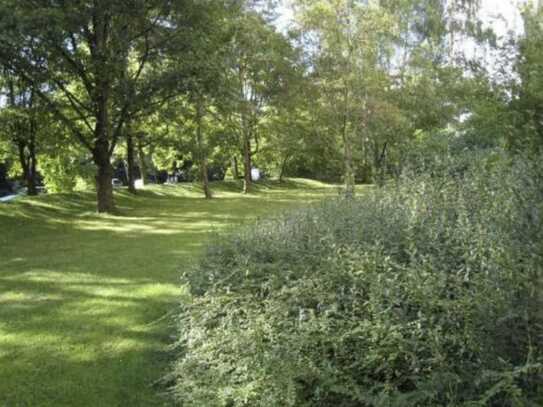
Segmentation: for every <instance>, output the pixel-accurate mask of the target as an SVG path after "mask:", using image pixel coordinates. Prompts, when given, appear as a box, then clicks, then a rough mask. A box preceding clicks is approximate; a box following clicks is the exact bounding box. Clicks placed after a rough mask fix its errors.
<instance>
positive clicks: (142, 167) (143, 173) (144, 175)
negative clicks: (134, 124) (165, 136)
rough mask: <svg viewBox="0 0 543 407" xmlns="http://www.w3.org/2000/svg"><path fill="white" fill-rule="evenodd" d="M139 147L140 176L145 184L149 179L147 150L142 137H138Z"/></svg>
mask: <svg viewBox="0 0 543 407" xmlns="http://www.w3.org/2000/svg"><path fill="white" fill-rule="evenodd" d="M137 148H138V163H139V167H140V178H141V182H142V184H143V185H145V184H146V183H147V181H148V179H147V163H146V162H145V151H144V150H143V141H142V140H141V137H137Z"/></svg>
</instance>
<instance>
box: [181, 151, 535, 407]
mask: <svg viewBox="0 0 543 407" xmlns="http://www.w3.org/2000/svg"><path fill="white" fill-rule="evenodd" d="M465 154H468V153H465ZM469 154H471V156H470V159H469V160H466V159H464V160H461V161H460V162H458V161H457V160H453V159H451V160H449V164H448V165H439V166H434V167H433V168H434V169H433V171H431V174H429V173H430V171H427V172H426V174H424V175H419V176H417V177H415V178H412V179H407V178H406V179H404V180H402V182H401V183H394V184H390V185H388V186H386V187H385V188H383V189H376V190H372V191H371V192H369V193H367V194H366V195H365V196H363V197H362V198H358V199H352V200H350V199H347V200H346V199H337V200H334V201H330V202H327V203H324V204H322V205H321V206H318V207H315V208H309V209H305V210H302V211H299V212H297V213H294V214H290V215H286V216H283V217H280V218H278V219H275V220H272V221H265V222H260V223H258V224H257V225H255V226H252V227H248V228H246V229H245V230H244V231H242V232H240V233H236V234H234V235H230V236H227V237H222V238H221V239H218V240H217V241H216V242H215V243H213V244H211V245H210V246H209V247H208V249H207V253H206V256H204V257H203V260H202V261H201V262H200V264H199V265H198V266H197V267H195V268H194V269H191V270H189V271H187V272H186V273H185V279H186V281H187V283H188V284H189V285H190V287H191V290H192V293H193V300H192V302H191V303H190V304H188V305H185V306H183V308H182V311H181V315H180V319H179V330H180V339H179V342H178V351H179V356H178V359H177V361H176V364H175V372H174V376H175V386H174V394H175V396H176V399H177V401H178V402H179V403H180V404H181V405H183V406H203V405H205V406H279V405H280V406H332V405H333V406H345V407H347V406H387V407H389V406H536V405H541V403H543V385H542V383H543V348H542V345H541V344H542V343H543V315H542V313H541V310H542V309H543V287H542V285H543V276H542V269H541V264H543V246H542V245H541V242H542V241H543V236H542V234H543V205H542V202H543V187H542V184H541V182H540V180H541V179H542V177H543V166H542V165H541V160H539V162H537V161H529V160H523V159H521V158H515V159H512V158H508V157H507V156H506V155H504V154H503V153H502V152H500V151H499V150H496V151H493V152H485V153H469ZM468 162H472V163H473V162H478V164H477V165H471V166H468V165H467V164H466V163H468Z"/></svg>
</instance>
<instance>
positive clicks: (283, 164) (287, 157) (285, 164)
mask: <svg viewBox="0 0 543 407" xmlns="http://www.w3.org/2000/svg"><path fill="white" fill-rule="evenodd" d="M288 159H289V156H288V155H287V156H286V157H285V158H284V159H283V162H282V163H281V169H280V171H279V183H280V184H282V183H283V177H284V175H285V169H286V167H287V161H288Z"/></svg>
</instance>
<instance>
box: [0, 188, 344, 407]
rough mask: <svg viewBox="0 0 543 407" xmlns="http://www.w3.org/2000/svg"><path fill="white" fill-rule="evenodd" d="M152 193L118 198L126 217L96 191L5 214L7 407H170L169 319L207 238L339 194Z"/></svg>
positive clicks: (2, 356) (1, 263) (0, 219)
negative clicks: (104, 205) (100, 208)
mask: <svg viewBox="0 0 543 407" xmlns="http://www.w3.org/2000/svg"><path fill="white" fill-rule="evenodd" d="M214 189H215V195H216V199H214V200H212V201H206V200H204V199H203V198H201V190H200V188H199V187H198V186H196V185H183V186H177V187H171V186H160V187H159V186H153V187H150V188H149V189H147V190H145V191H141V192H140V194H139V195H138V196H137V197H134V196H131V195H129V194H128V193H127V192H125V191H122V190H121V191H118V192H117V193H116V200H117V204H118V208H119V214H118V215H117V216H109V215H98V214H96V213H95V211H94V194H93V193H91V192H88V193H77V194H69V195H65V194H64V195H63V194H58V195H48V196H40V197H36V198H24V199H21V200H18V201H16V202H13V203H10V204H6V205H0V406H150V405H166V404H168V399H167V398H165V397H164V396H163V395H161V391H162V390H163V388H162V387H161V385H158V384H156V383H158V381H159V379H160V378H161V377H162V376H163V375H164V374H165V373H166V372H167V370H168V366H169V354H168V346H169V344H170V343H171V342H172V340H171V335H172V331H173V329H172V321H171V318H170V315H171V311H172V309H175V304H176V303H177V302H178V301H179V300H180V299H182V298H183V289H182V287H181V286H180V284H179V275H180V271H181V268H182V267H183V265H185V264H188V263H189V262H191V261H192V259H194V258H195V256H197V255H198V254H199V250H200V248H201V246H202V244H203V243H204V242H205V241H206V240H207V239H208V237H209V236H210V235H211V234H212V233H214V232H218V231H221V230H224V229H225V228H229V227H232V226H233V225H238V224H240V223H243V222H246V221H248V220H252V219H254V218H257V217H262V216H269V215H271V214H272V213H274V212H277V211H279V210H283V209H287V208H291V207H294V206H301V205H304V204H306V203H308V202H312V201H316V200H319V199H321V198H322V197H323V196H326V195H334V194H335V193H336V192H337V188H336V187H333V186H329V185H325V184H321V183H318V182H314V181H306V180H292V181H289V182H287V183H285V184H281V185H279V184H277V183H271V182H269V183H263V184H261V185H260V186H259V187H258V188H257V191H256V192H255V193H254V194H251V195H248V196H242V195H241V194H239V192H238V191H239V189H240V185H239V184H237V183H235V182H225V183H220V184H216V185H214Z"/></svg>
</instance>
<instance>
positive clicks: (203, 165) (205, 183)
mask: <svg viewBox="0 0 543 407" xmlns="http://www.w3.org/2000/svg"><path fill="white" fill-rule="evenodd" d="M202 103H203V102H202V101H201V100H199V101H198V107H197V112H196V125H197V127H196V141H197V144H198V156H199V158H200V175H201V178H202V187H203V188H204V196H205V198H206V199H211V198H212V197H213V196H212V194H211V190H210V188H209V175H208V171H207V153H206V151H205V148H204V141H203V137H202V118H203V109H202Z"/></svg>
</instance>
